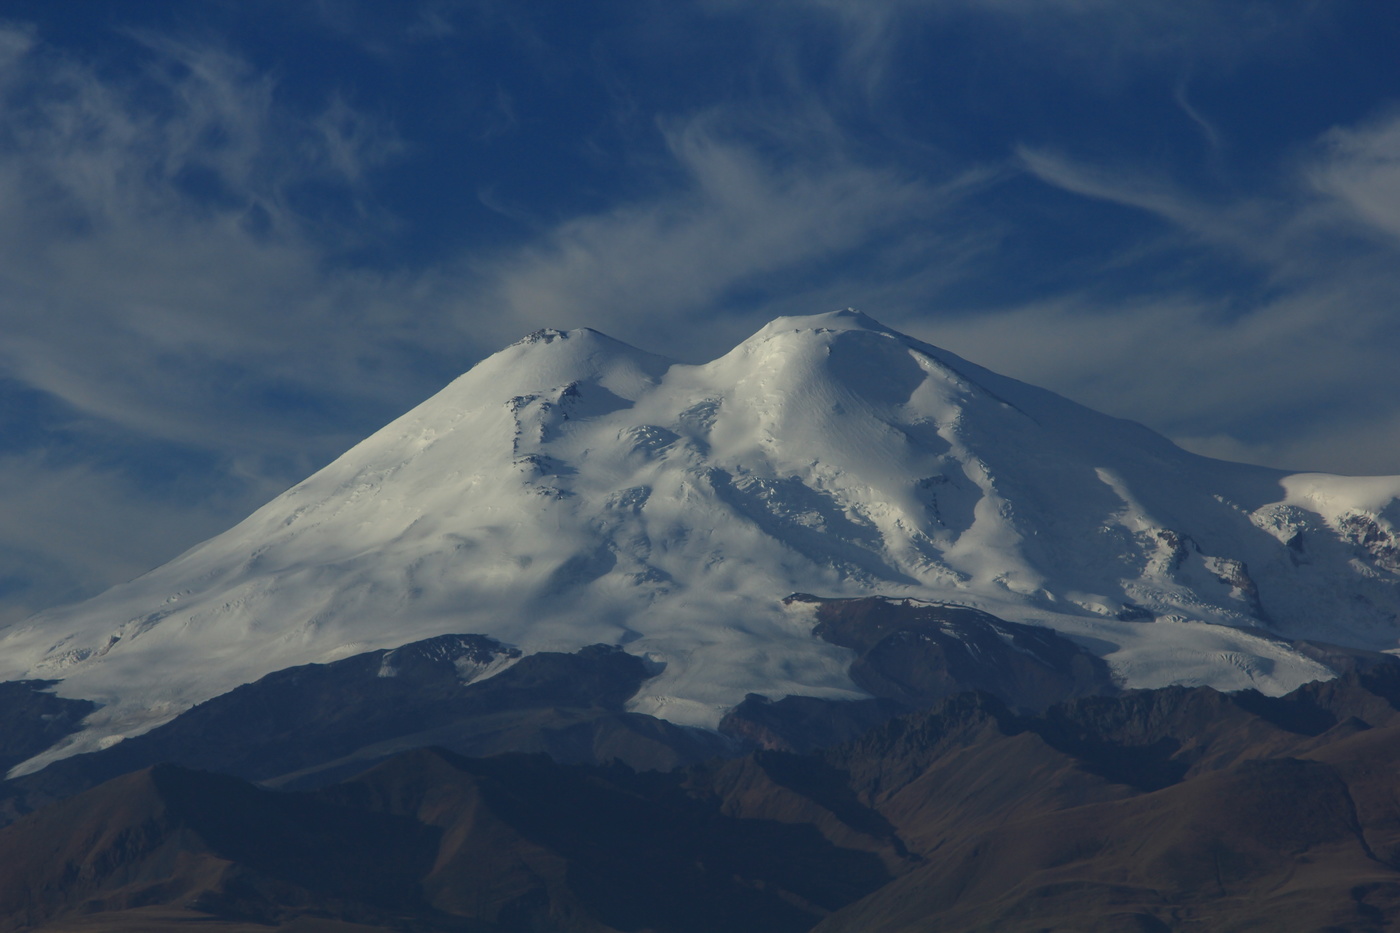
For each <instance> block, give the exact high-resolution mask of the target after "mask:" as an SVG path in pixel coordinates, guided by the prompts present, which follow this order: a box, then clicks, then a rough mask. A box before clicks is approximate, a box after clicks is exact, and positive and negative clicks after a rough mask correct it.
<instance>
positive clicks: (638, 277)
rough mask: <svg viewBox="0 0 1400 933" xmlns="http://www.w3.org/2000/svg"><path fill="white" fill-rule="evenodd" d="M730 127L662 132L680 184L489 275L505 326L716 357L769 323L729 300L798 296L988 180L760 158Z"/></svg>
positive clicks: (588, 222) (833, 154)
mask: <svg viewBox="0 0 1400 933" xmlns="http://www.w3.org/2000/svg"><path fill="white" fill-rule="evenodd" d="M728 122H729V121H728V119H727V118H726V117H724V116H723V115H721V114H719V113H710V114H706V115H703V116H700V117H697V118H694V119H691V120H687V121H681V122H677V123H676V124H674V125H672V126H670V127H668V128H667V130H666V139H667V143H668V146H669V151H670V153H671V154H672V156H673V157H674V159H675V161H676V164H677V166H678V167H679V168H680V169H681V170H682V172H683V177H684V183H683V184H682V185H681V186H680V187H679V188H677V189H674V190H667V191H664V192H661V193H659V194H658V195H657V196H655V197H654V198H652V199H649V200H645V201H641V202H636V203H631V204H627V205H623V206H620V207H617V208H614V209H611V210H608V211H605V212H602V213H599V214H594V215H588V216H583V217H577V218H573V219H571V220H568V221H566V222H565V223H563V224H560V225H559V226H558V227H556V228H554V229H552V230H550V231H548V232H547V233H546V234H545V235H544V236H543V237H541V238H540V240H539V242H537V243H535V244H533V245H531V246H530V247H528V248H526V249H524V250H521V251H519V252H515V253H511V254H508V255H504V256H501V257H498V259H497V261H496V262H495V263H494V264H492V265H490V266H486V267H483V268H482V269H481V270H480V271H481V272H482V273H483V274H484V276H485V278H486V281H487V285H486V286H485V287H486V292H485V296H486V297H485V298H484V299H483V301H484V302H486V303H488V304H489V305H490V306H491V307H494V308H496V309H497V310H498V312H499V314H500V321H501V324H500V327H501V328H507V329H511V330H512V331H518V330H519V329H520V328H522V327H531V328H533V327H540V326H570V325H573V324H576V323H579V322H588V323H589V324H590V326H595V327H598V328H600V329H603V330H607V331H609V332H612V333H614V334H615V335H616V336H619V337H621V338H623V339H627V340H631V341H633V342H637V343H639V344H641V345H643V346H647V347H649V348H654V349H657V350H659V351H662V352H671V353H675V354H677V355H680V356H683V357H691V356H694V355H695V354H696V353H697V352H720V351H722V350H723V349H727V346H728V345H730V344H732V342H733V340H734V339H737V338H738V337H741V336H743V335H745V334H746V333H747V331H749V330H751V329H753V328H755V327H757V326H758V325H759V324H761V323H763V321H762V320H760V319H759V318H765V319H766V317H767V315H768V309H767V308H765V309H764V310H763V311H760V312H753V311H749V313H748V315H747V316H739V317H737V318H736V317H732V314H734V313H737V312H738V311H739V310H740V309H741V308H742V305H739V307H735V306H734V305H735V303H734V302H732V301H731V299H730V294H731V293H732V292H734V291H736V290H742V289H744V288H745V287H746V286H747V285H749V284H752V283H756V282H760V281H765V280H768V278H769V277H775V276H777V277H781V276H788V275H793V274H794V273H797V272H804V271H805V272H806V273H807V276H806V279H807V280H806V281H802V280H800V279H799V280H797V281H796V282H795V283H794V288H795V291H796V292H798V293H803V294H806V293H812V292H814V291H820V290H821V286H822V284H823V282H824V276H823V274H822V269H821V264H823V263H827V262H829V261H831V260H833V259H835V258H838V257H844V256H846V255H847V254H849V253H851V252H853V251H857V250H859V249H860V248H861V247H863V246H865V245H866V244H868V243H870V242H871V241H872V240H874V239H878V238H880V237H882V236H888V235H891V234H893V233H897V232H902V233H905V234H908V235H911V236H912V231H910V230H909V227H910V225H911V224H913V223H914V222H915V221H921V222H925V223H926V222H928V221H929V220H930V219H931V218H934V217H936V216H937V214H938V213H939V211H940V210H942V209H943V208H944V207H946V206H947V205H949V204H951V203H955V202H956V201H957V200H958V199H959V198H960V197H961V196H963V195H964V194H965V193H966V192H967V191H968V190H970V189H974V188H976V186H977V185H978V184H979V183H980V182H982V181H984V180H985V178H986V173H983V172H976V171H974V172H969V173H967V174H965V175H961V176H957V177H954V178H951V179H949V180H948V181H947V182H946V183H944V184H942V185H934V184H930V183H929V182H927V181H923V180H918V179H914V178H911V177H905V176H903V175H901V174H899V173H897V172H894V171H889V170H883V169H879V168H873V167H870V166H868V165H863V164H859V163H857V162H854V161H851V160H849V159H847V158H845V157H843V156H842V155H841V154H840V152H839V151H834V150H831V149H828V150H827V151H825V152H821V153H819V154H818V155H817V156H815V157H813V156H812V155H811V153H807V154H806V155H805V156H803V157H797V158H791V157H783V156H780V157H777V158H773V157H764V156H761V155H760V154H759V151H760V150H759V149H758V147H757V146H755V145H753V144H751V143H748V142H745V141H744V140H743V138H742V137H741V136H740V135H738V134H736V133H734V132H731V131H730V129H729V127H728ZM797 297H798V294H789V295H787V296H786V298H787V299H788V300H789V301H791V300H793V299H796V298H797ZM822 307H823V308H824V307H825V306H824V305H823V306H822ZM809 310H817V308H811V309H809ZM726 311H728V312H730V313H729V314H726ZM755 314H757V316H755ZM701 319H703V320H704V321H705V322H706V327H705V330H704V331H702V330H701V328H700V327H698V326H697V325H698V324H699V322H700V320H701ZM501 336H502V337H504V336H505V334H504V333H502V334H501Z"/></svg>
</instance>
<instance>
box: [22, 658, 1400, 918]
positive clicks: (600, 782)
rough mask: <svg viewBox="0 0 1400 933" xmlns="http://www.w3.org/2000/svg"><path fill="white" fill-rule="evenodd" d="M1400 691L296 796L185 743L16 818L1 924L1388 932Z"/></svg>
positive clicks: (1092, 715)
mask: <svg viewBox="0 0 1400 933" xmlns="http://www.w3.org/2000/svg"><path fill="white" fill-rule="evenodd" d="M1398 686H1400V677H1397V676H1396V673H1395V669H1394V668H1386V669H1376V670H1372V671H1369V672H1367V671H1362V672H1353V673H1351V674H1348V675H1346V676H1345V677H1343V678H1341V679H1339V680H1337V681H1333V682H1329V683H1323V684H1311V685H1308V686H1306V687H1304V688H1301V689H1300V690H1298V691H1295V692H1294V693H1293V694H1290V695H1288V696H1286V697H1281V698H1276V699H1271V700H1267V701H1263V702H1261V701H1262V700H1263V698H1261V697H1259V696H1258V695H1257V694H1249V693H1245V694H1236V695H1226V694H1221V693H1218V692H1216V691H1214V690H1210V689H1208V688H1194V689H1187V688H1172V689H1168V690H1159V691H1134V692H1130V693H1127V694H1124V695H1122V696H1117V697H1082V698H1077V699H1072V700H1068V701H1066V702H1064V703H1060V704H1056V705H1054V706H1052V707H1051V708H1050V709H1048V710H1047V711H1046V712H1045V713H1043V714H1027V713H1018V712H1016V711H1013V710H1012V709H1010V708H1009V707H1008V706H1007V705H1006V704H1005V703H1003V702H1001V701H999V700H997V699H996V698H994V697H991V696H989V695H987V694H981V693H964V694H959V695H957V696H953V697H949V698H946V699H944V700H942V701H940V702H939V703H938V704H937V705H936V706H935V707H934V708H932V709H930V710H926V711H921V712H916V713H910V714H906V715H904V716H900V717H898V718H895V719H892V720H890V721H888V722H886V723H885V724H883V725H881V726H878V727H876V728H875V729H873V730H871V731H870V732H869V733H867V734H866V735H864V736H862V737H861V738H860V739H858V740H856V741H853V742H848V743H845V744H842V745H839V746H835V747H832V748H830V749H827V750H824V751H820V752H816V753H812V754H804V755H798V754H791V753H786V752H778V751H758V752H754V753H751V754H749V755H746V756H744V757H741V758H735V759H728V760H714V761H711V762H709V763H706V764H703V765H697V766H692V767H690V768H686V769H680V770H677V771H674V772H670V773H661V772H644V773H638V772H634V771H632V770H631V769H629V768H626V767H625V766H622V765H612V766H597V765H563V764H560V763H558V762H555V761H552V760H551V759H549V758H548V757H545V756H542V755H535V756H522V755H507V756H503V757H497V758H491V759H477V760H471V759H463V758H460V757H458V756H456V755H453V754H451V753H449V752H446V751H440V750H427V749H420V750H416V751H412V752H408V753H405V754H403V755H400V756H397V757H395V758H393V759H391V760H389V761H386V762H383V763H381V764H379V765H378V766H376V767H375V768H373V769H372V770H370V771H368V772H366V773H364V774H362V775H360V776H358V777H355V778H353V779H350V780H347V781H344V782H342V783H340V784H336V785H334V786H329V787H325V788H322V789H320V790H316V791H311V792H300V793H286V792H271V791H267V790H261V789H258V788H255V787H252V786H250V785H248V784H245V783H243V782H241V781H238V780H236V779H233V778H227V777H222V776H217V775H209V774H201V773H197V772H190V771H187V770H184V769H179V768H174V767H170V766H161V767H157V768H155V769H148V770H145V771H140V772H136V773H133V774H129V775H126V776H123V777H121V778H118V779H115V780H114V781H112V782H109V783H107V784H104V785H102V786H100V787H97V788H95V789H92V790H89V791H87V792H85V793H83V794H81V795H78V796H76V797H73V798H71V799H69V800H66V801H63V802H60V803H58V804H55V805H53V806H51V807H48V808H46V809H45V810H43V811H41V812H39V813H35V814H31V815H30V816H28V817H26V818H25V819H23V820H21V821H20V822H18V823H16V824H14V825H12V826H10V827H7V828H5V829H4V830H0V914H3V915H4V916H5V917H6V918H8V919H7V920H6V921H4V922H3V923H0V929H3V930H28V929H35V930H48V931H61V930H74V931H76V930H79V929H92V930H96V929H103V930H120V929H133V930H134V929H141V930H146V931H150V933H164V931H175V930H182V929H191V928H195V927H197V928H198V929H201V930H212V931H216V933H234V931H238V933H246V931H248V930H249V927H248V926H247V925H248V924H250V923H254V922H256V923H260V924H264V925H265V926H263V929H281V930H287V931H292V930H317V929H320V930H326V931H330V930H335V931H338V933H342V931H343V933H348V931H349V930H350V929H358V930H360V931H362V933H363V931H364V930H389V929H398V930H409V929H411V930H416V931H420V933H436V931H443V933H447V931H477V933H488V931H490V933H507V931H508V933H527V931H528V933H542V931H558V933H564V931H570V933H572V931H579V933H583V931H588V933H623V931H638V930H643V929H645V930H652V931H656V933H702V931H704V933H709V931H713V930H720V929H723V930H734V931H754V933H759V931H765V933H785V931H793V933H798V931H804V930H812V931H814V933H816V931H820V933H837V931H840V933H844V931H851V933H854V931H861V933H913V931H924V930H928V929H938V930H939V931H940V933H943V931H952V933H961V931H973V930H988V929H995V930H998V931H1001V930H1010V931H1031V930H1037V931H1043V930H1049V931H1070V930H1075V931H1079V930H1104V931H1118V930H1169V931H1177V930H1180V931H1187V930H1198V929H1212V930H1229V929H1239V930H1244V929H1290V930H1292V929H1309V930H1314V929H1315V930H1322V929H1327V930H1336V931H1357V933H1360V931H1373V930H1374V931H1379V930H1383V929H1386V928H1389V927H1391V926H1393V925H1394V924H1395V923H1396V922H1400V802H1397V801H1400V796H1397V795H1396V793H1395V781H1396V778H1395V775H1396V774H1400V710H1397V707H1400V689H1397V687H1398ZM1125 762H1127V763H1128V766H1125V765H1124V763H1125ZM84 924H86V926H85V925H84ZM322 924H324V926H323V925H322ZM335 924H357V925H358V926H356V927H353V928H352V927H348V926H336V925H335Z"/></svg>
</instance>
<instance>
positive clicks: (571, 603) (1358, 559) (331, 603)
mask: <svg viewBox="0 0 1400 933" xmlns="http://www.w3.org/2000/svg"><path fill="white" fill-rule="evenodd" d="M1397 526H1400V477H1372V478H1350V477H1340V476H1328V475H1322V474H1300V475H1289V474H1286V473H1281V472H1278V471H1273V470H1268V469H1263V468H1258V467H1252V466H1244V465H1240V464H1232V463H1225V462H1222V461H1216V460H1209V459H1206V458H1202V457H1198V456H1195V455H1193V454H1190V453H1187V452H1185V451H1183V450H1181V449H1179V448H1177V447H1175V446H1174V445H1172V444H1171V443H1170V442H1168V441H1167V440H1165V439H1164V438H1162V437H1160V436H1158V435H1155V434H1153V433H1152V432H1150V431H1148V430H1147V429H1146V428H1143V427H1142V426H1140V425H1137V424H1133V423H1130V422H1126V421H1121V420H1118V419H1114V418H1110V417H1107V416H1105V415H1102V414H1098V413H1096V412H1093V411H1090V410H1088V409H1086V408H1084V407H1082V406H1079V405H1076V404H1074V403H1072V402H1070V401H1068V400H1066V399H1064V398H1061V397H1060V396H1057V395H1054V394H1053V393H1050V392H1046V391H1044V390H1041V389H1037V388H1034V387H1032V386H1028V385H1025V384H1024V383H1020V382H1017V381H1015V380H1012V379H1008V378H1005V377H1002V376H998V375H996V374H994V373H991V372H989V371H987V370H985V369H982V368H981V367H978V366H975V365H973V364H971V363H968V362H966V361H964V360H962V359H959V358H958V357H956V356H954V355H952V354H950V353H947V352H945V351H942V350H939V349H937V348H934V347H931V346H928V345H926V344H923V343H920V342H918V341H915V340H913V339H911V338H909V337H906V336H903V335H900V334H898V333H896V332H894V331H891V330H889V329H887V328H885V327H883V326H882V325H880V324H878V323H877V322H875V321H873V320H871V319H870V318H868V317H866V316H864V315H862V314H859V313H857V312H852V311H842V312H835V313H831V314H821V315H816V316H812V317H800V318H780V319H778V320H775V321H773V322H772V323H771V324H769V325H768V326H766V327H764V328H763V329H762V330H760V331H759V332H758V333H757V334H755V335H754V336H753V337H751V338H749V339H748V340H746V341H745V342H744V343H742V344H740V345H739V346H738V347H736V348H735V349H734V350H732V351H731V352H729V353H728V354H726V355H725V356H723V357H721V358H719V359H717V360H714V361H713V362H711V363H707V364H705V365H701V366H690V365H681V364H673V363H671V362H670V361H668V360H665V359H662V358H659V357H656V356H653V355H651V354H648V353H645V352H642V351H640V350H637V349H635V348H632V347H629V346H627V345H625V344H622V343H619V342H618V341H615V340H613V339H611V338H609V337H606V336H604V335H602V334H599V333H597V332H595V331H592V330H575V331H568V332H560V331H541V332H539V333H536V334H533V335H531V336H529V337H527V338H525V339H524V340H522V341H520V342H518V343H516V344H514V345H512V346H510V347H507V348H506V349H504V350H502V351H501V352H499V353H497V354H495V355H494V356H492V357H490V358H489V359H487V360H485V361H483V362H482V363H480V364H479V365H478V366H476V367H475V368H473V369H472V370H471V371H470V372H468V373H466V374H465V375H463V376H461V377H460V378H458V379H457V380H455V381H454V382H453V383H451V384H450V385H449V386H448V387H447V388H445V389H444V390H443V391H442V392H440V393H438V394H437V395H436V396H434V397H433V398H431V399H429V400H428V401H426V402H424V403H423V404H422V405H420V406H418V407H417V408H415V409H413V410H412V411H410V412H409V413H408V414H406V415H404V416H403V417H401V418H399V419H398V420H396V421H394V422H393V423H391V424H389V425H388V426H387V427H385V428H383V429H382V430H381V431H379V432H377V433H376V434H374V435H373V436H371V437H370V438H368V439H367V440H365V441H364V442H362V443H361V444H359V445H357V446H356V447H354V448H353V449H351V450H350V451H349V452H347V453H346V454H345V455H344V456H342V457H341V458H340V459H338V460H336V461H335V462H334V463H332V464H331V465H329V466H327V467H326V468H325V469H323V470H321V471H320V472H318V473H316V474H315V475H314V476H312V477H310V478H309V479H307V480H306V481H305V482H303V483H301V484H299V485H297V486H295V487H293V488H292V489H290V490H289V491H287V492H286V493H285V494H283V495H282V496H279V497H278V498H277V499H275V500H273V501H272V502H270V503H268V504H267V505H266V506H264V507H263V508H261V509H259V510H258V511H257V512H255V513H254V514H253V515H251V516H250V517H249V518H247V519H246V520H245V521H243V522H242V523H241V524H239V525H237V526H236V527H234V528H232V529H231V530H229V531H227V532H225V533H224V534H222V535H219V536H218V537H216V538H213V539H211V540H209V541H207V542H205V543H204V544H202V545H200V546H198V547H196V548H194V549H192V550H191V551H189V552H187V553H186V554H184V555H182V556H181V557H179V558H177V559H176V560H174V561H172V562H171V563H169V564H166V565H165V566H163V567H160V568H158V569H156V570H154V571H152V572H150V573H148V574H146V575H145V576H143V577H141V578H139V579H137V580H135V581H133V582H131V583H127V584H124V585H122V586H118V587H115V588H113V589H112V590H110V591H108V592H107V593H104V594H102V595H100V596H98V597H96V598H94V599H92V600H89V601H87V602H85V603H81V604H78V605H75V606H70V607H65V608H61V609H55V610H50V611H47V612H44V613H41V614H39V615H37V616H34V617H32V618H31V619H29V620H27V621H25V622H23V623H21V624H18V625H15V626H12V627H11V628H9V629H8V630H5V631H3V632H0V679H18V678H36V677H42V678H61V679H62V683H61V684H60V685H59V687H58V689H59V692H60V693H62V694H63V695H66V696H75V697H84V698H89V699H94V700H97V701H99V702H101V703H104V704H106V705H105V706H104V708H103V709H102V710H100V711H99V712H97V713H96V714H94V715H93V716H92V717H91V718H90V719H89V728H88V730H87V731H86V732H84V733H81V734H80V735H79V736H78V738H77V739H76V740H75V741H74V742H72V743H70V744H69V745H68V746H67V747H65V748H64V749H63V750H61V751H56V752H54V753H51V756H52V755H60V754H67V753H71V752H73V751H77V750H81V749H84V748H90V747H93V746H94V745H99V744H104V743H110V742H113V741H116V740H118V739H119V738H120V737H122V736H125V735H130V734H134V733H137V732H140V731H144V730H145V729H147V728H150V727H152V726H153V725H155V724H158V723H159V722H162V721H164V720H166V719H169V718H170V717H171V716H173V715H175V714H176V713H178V712H179V711H181V710H183V709H185V708H187V707H188V706H189V705H191V704H193V703H195V702H198V701H200V700H203V699H206V698H209V697H211V696H215V695H217V694H219V693H222V692H225V691H227V690H228V689H231V688H232V687H234V686H237V685H238V684H240V683H244V682H246V681H249V680H252V679H254V678H256V677H258V676H261V675H262V674H265V673H268V672H270V671H273V670H277V669H280V668H284V667H287V666H290V665H294V664H302V663H308V662H315V661H328V660H333V659H336V658H339V657H344V656H346V655H349V654H352V653H356V652H360V651H365V650H369V649H374V648H381V647H392V646H396V645H399V644H402V643H405V642H408V641H412V640H416V639H420V638H424V637H428V636H431V635H435V634H441V633H448V632H480V633H487V634H490V635H493V636H495V637H497V638H499V639H501V640H502V641H505V642H507V643H509V644H513V645H516V646H518V647H520V648H521V649H523V650H524V651H525V652H526V653H529V652H534V651H539V650H546V649H559V650H572V649H575V648H578V647H580V646H583V645H586V644H592V643H597V642H606V643H612V644H621V645H623V646H625V647H626V648H627V650H628V651H631V652H633V653H637V654H641V655H644V656H647V657H649V658H650V659H652V660H653V661H655V662H656V666H657V667H658V669H660V670H661V673H660V674H659V676H657V677H656V678H654V679H653V680H651V681H649V682H648V685H647V686H646V687H645V688H644V691H643V693H642V694H641V695H639V696H638V697H637V699H636V700H635V701H634V708H635V709H637V710H638V711H641V712H646V713H652V714H654V715H658V716H661V717H663V718H667V719H671V720H673V721H676V722H682V723H687V724H699V725H713V724H714V723H715V722H716V721H717V720H718V718H719V716H720V715H721V714H722V713H723V711H724V710H725V709H727V708H728V707H730V706H732V705H734V704H736V703H738V702H739V701H740V700H742V699H743V697H744V695H745V694H746V693H749V692H759V693H764V694H767V695H769V696H772V697H779V696H782V695H785V694H788V693H801V694H808V695H816V696H826V697H839V696H857V695H859V691H858V690H856V689H855V687H854V686H853V685H852V684H851V683H850V681H849V679H848V678H847V677H846V674H845V667H846V664H847V662H848V659H849V656H848V655H847V653H846V652H845V651H844V650H842V649H838V648H835V647H833V646H831V645H828V644H825V643H823V642H821V641H819V640H817V639H815V638H812V637H811V636H810V633H809V629H810V620H809V619H808V618H807V617H806V616H805V615H804V614H803V612H802V611H801V610H800V609H785V608H784V607H783V606H782V604H781V600H782V598H783V597H784V596H787V595H788V594H790V593H793V592H799V591H800V592H810V593H815V594H818V595H822V596H861V595H870V594H875V593H879V594H885V595H891V596H901V597H913V598H919V599H929V600H938V601H947V602H956V603H962V604H966V605H970V606H974V607H977V608H980V609H983V610H985V611H987V612H990V613H993V614H994V615H997V616H1000V617H1002V618H1005V619H1008V620H1012V621H1018V622H1028V623H1034V624H1040V625H1046V626H1049V627H1051V628H1054V629H1056V630H1057V631H1059V632H1061V633H1063V634H1065V635H1068V636H1069V637H1071V638H1074V639H1075V640H1077V641H1079V642H1080V643H1081V644H1084V645H1085V646H1087V647H1089V648H1090V649H1091V650H1093V651H1094V652H1096V653H1097V654H1099V655H1101V656H1103V657H1105V658H1106V659H1107V660H1108V662H1109V663H1110V665H1111V666H1112V667H1113V669H1114V670H1115V672H1116V673H1117V674H1118V675H1120V676H1121V677H1122V678H1123V679H1124V680H1125V681H1126V683H1128V684H1129V685H1132V686H1143V687H1151V686H1160V685H1164V684H1167V683H1173V682H1177V683H1186V684H1210V685H1213V686H1216V687H1219V688H1221V689H1236V688H1241V687H1247V686H1252V687H1256V688H1258V689H1261V690H1263V691H1265V692H1268V693H1281V692H1284V691H1287V690H1289V689H1292V688H1293V687H1295V686H1297V685H1298V684H1300V683H1303V682H1306V681H1308V680H1313V679H1318V678H1323V677H1328V676H1331V673H1332V672H1330V671H1329V670H1328V669H1327V668H1325V667H1323V666H1322V665H1320V664H1319V663H1317V662H1316V661H1313V660H1310V659H1309V658H1307V657H1305V656H1304V655H1302V654H1300V653H1299V652H1297V651H1295V650H1293V649H1292V648H1291V647H1290V646H1289V645H1288V644H1287V642H1286V641H1285V639H1296V638H1310V639H1316V640H1322V641H1327V642H1333V643H1338V644H1345V645H1350V646H1357V647H1367V648H1375V649H1381V650H1388V649H1393V648H1395V647H1396V646H1397V636H1400V534H1397V532H1396V527H1397ZM1154 620H1155V621H1154ZM40 763H42V762H39V761H37V760H36V761H35V762H34V763H33V764H34V765H37V764H40Z"/></svg>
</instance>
